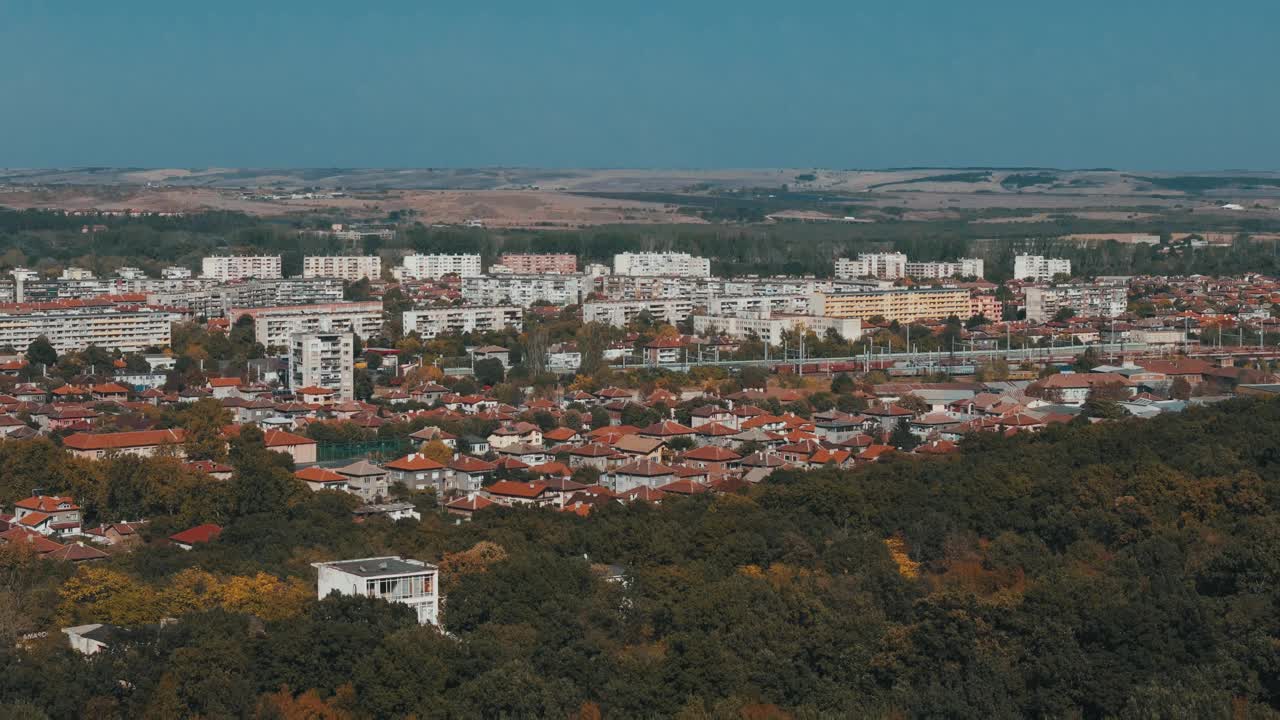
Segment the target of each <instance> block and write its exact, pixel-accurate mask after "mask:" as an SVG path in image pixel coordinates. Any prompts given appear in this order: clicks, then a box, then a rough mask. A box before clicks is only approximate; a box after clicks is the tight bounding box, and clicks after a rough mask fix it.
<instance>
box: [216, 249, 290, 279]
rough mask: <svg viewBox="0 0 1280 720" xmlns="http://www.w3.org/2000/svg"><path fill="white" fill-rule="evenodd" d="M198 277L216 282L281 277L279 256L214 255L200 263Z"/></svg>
mask: <svg viewBox="0 0 1280 720" xmlns="http://www.w3.org/2000/svg"><path fill="white" fill-rule="evenodd" d="M200 275H201V276H202V277H205V278H208V279H209V280H217V281H218V282H228V281H231V280H244V279H247V278H278V277H283V275H282V273H281V265H280V256H279V255H214V256H212V257H207V258H204V259H203V260H201V261H200Z"/></svg>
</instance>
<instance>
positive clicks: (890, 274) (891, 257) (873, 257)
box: [835, 253, 907, 280]
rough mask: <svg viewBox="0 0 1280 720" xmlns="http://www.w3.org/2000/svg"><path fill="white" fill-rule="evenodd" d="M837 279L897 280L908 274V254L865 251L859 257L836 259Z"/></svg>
mask: <svg viewBox="0 0 1280 720" xmlns="http://www.w3.org/2000/svg"><path fill="white" fill-rule="evenodd" d="M835 275H836V278H837V279H850V278H862V277H874V278H884V279H888V280H896V279H897V278H902V277H906V275H907V256H906V255H904V254H903V253H863V254H861V255H859V256H858V258H857V259H856V260H855V259H852V258H840V259H839V260H836V272H835Z"/></svg>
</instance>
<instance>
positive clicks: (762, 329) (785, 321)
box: [693, 310, 862, 345]
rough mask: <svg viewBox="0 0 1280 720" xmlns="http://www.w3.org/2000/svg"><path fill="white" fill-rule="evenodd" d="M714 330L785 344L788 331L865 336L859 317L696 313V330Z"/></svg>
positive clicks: (694, 327)
mask: <svg viewBox="0 0 1280 720" xmlns="http://www.w3.org/2000/svg"><path fill="white" fill-rule="evenodd" d="M712 330H715V331H717V332H721V333H724V334H725V335H728V336H729V337H731V338H735V339H738V340H745V339H747V338H750V337H757V338H760V340H762V341H763V342H766V343H768V344H770V345H780V344H782V340H783V337H782V334H783V333H784V332H790V333H796V332H800V331H812V332H813V333H815V334H817V335H818V336H819V337H822V336H825V335H826V334H827V332H828V331H834V332H835V333H836V334H837V335H839V336H840V337H842V338H844V339H845V340H857V339H858V338H860V337H862V320H861V319H859V318H856V317H847V318H833V317H820V316H814V315H787V314H781V313H772V312H769V311H768V310H766V311H764V312H747V313H742V314H740V315H694V316H693V331H694V332H696V333H698V334H700V335H701V334H705V333H707V332H709V331H712Z"/></svg>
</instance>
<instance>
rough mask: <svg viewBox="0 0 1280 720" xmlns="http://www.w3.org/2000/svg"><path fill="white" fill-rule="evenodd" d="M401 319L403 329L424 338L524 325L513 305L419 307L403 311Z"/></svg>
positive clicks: (518, 309)
mask: <svg viewBox="0 0 1280 720" xmlns="http://www.w3.org/2000/svg"><path fill="white" fill-rule="evenodd" d="M402 319H403V325H404V332H406V333H409V332H416V333H418V335H420V336H422V337H424V338H434V337H437V336H440V335H448V334H451V333H468V332H484V331H488V330H501V329H502V328H505V327H512V328H515V329H517V330H519V329H521V328H523V327H524V316H523V311H522V310H521V309H520V308H519V307H517V306H515V305H494V306H473V305H466V306H447V307H428V308H418V309H414V310H406V311H405V312H404V315H403V318H402Z"/></svg>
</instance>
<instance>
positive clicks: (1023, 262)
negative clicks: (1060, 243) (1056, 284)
mask: <svg viewBox="0 0 1280 720" xmlns="http://www.w3.org/2000/svg"><path fill="white" fill-rule="evenodd" d="M1056 275H1067V276H1070V275H1071V261H1070V260H1066V259H1064V258H1051V257H1045V256H1043V255H1018V256H1016V257H1014V259H1013V279H1014V280H1032V281H1035V282H1048V281H1049V280H1052V279H1053V278H1054V276H1056Z"/></svg>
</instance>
